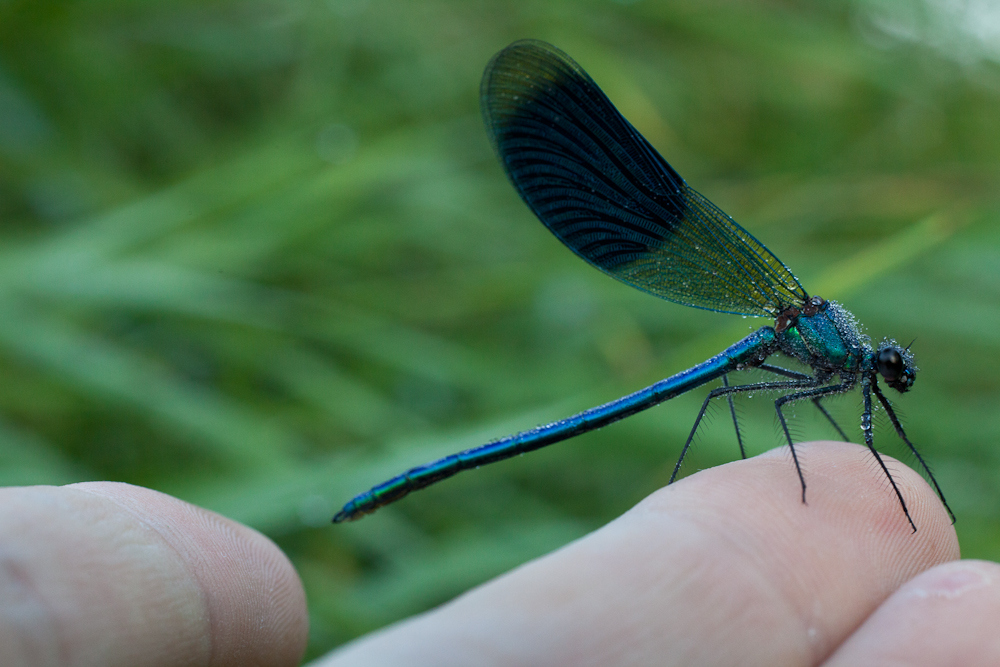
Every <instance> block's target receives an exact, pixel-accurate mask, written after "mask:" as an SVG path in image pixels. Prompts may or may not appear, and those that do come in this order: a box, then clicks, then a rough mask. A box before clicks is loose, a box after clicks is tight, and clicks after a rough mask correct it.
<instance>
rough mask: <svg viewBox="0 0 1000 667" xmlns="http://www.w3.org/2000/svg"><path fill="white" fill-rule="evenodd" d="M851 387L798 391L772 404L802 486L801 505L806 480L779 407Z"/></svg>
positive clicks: (845, 383)
mask: <svg viewBox="0 0 1000 667" xmlns="http://www.w3.org/2000/svg"><path fill="white" fill-rule="evenodd" d="M852 386H853V383H851V382H843V383H841V384H835V385H831V386H828V387H817V388H815V389H810V390H808V391H800V392H798V393H796V394H788V395H787V396H782V397H781V398H779V399H778V400H776V401H775V402H774V409H775V410H776V411H777V413H778V420H779V421H780V422H781V428H782V430H783V431H784V432H785V439H787V440H788V448H789V449H790V450H791V451H792V461H794V462H795V472H797V473H798V474H799V483H800V484H801V485H802V504H803V505H804V504H806V478H805V475H803V474H802V466H801V465H799V455H798V454H797V453H796V452H795V443H794V442H792V434H791V433H790V432H789V431H788V422H787V421H786V420H785V415H784V413H783V412H782V411H781V406H783V405H784V404H785V403H788V402H790V401H800V400H802V399H804V398H812V399H816V398H821V397H823V396H826V395H829V394H838V393H840V392H842V391H846V390H848V389H850V388H851V387H852Z"/></svg>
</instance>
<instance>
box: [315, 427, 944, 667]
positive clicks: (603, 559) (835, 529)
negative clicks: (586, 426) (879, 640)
mask: <svg viewBox="0 0 1000 667" xmlns="http://www.w3.org/2000/svg"><path fill="white" fill-rule="evenodd" d="M796 450H797V452H798V453H799V458H800V461H802V462H803V466H804V469H805V474H806V480H807V482H808V484H809V490H808V501H809V504H808V505H803V503H802V502H801V499H800V488H799V483H798V478H797V477H796V475H795V472H794V468H793V467H792V463H791V459H790V456H789V453H788V449H787V448H781V449H778V450H774V451H772V452H769V453H767V454H764V455H762V456H758V457H755V458H753V459H748V460H745V461H737V462H734V463H731V464H728V465H724V466H720V467H717V468H713V469H710V470H705V471H703V472H700V473H697V474H695V475H692V476H690V477H688V478H686V479H684V480H681V481H680V482H678V483H677V484H674V485H672V486H670V487H667V488H664V489H661V490H659V491H657V492H656V493H654V494H652V495H651V496H649V497H648V498H646V499H645V500H644V501H643V502H641V503H639V504H638V505H637V506H636V507H635V508H633V509H632V510H631V511H629V512H627V513H626V514H625V515H623V516H622V517H620V518H619V519H617V520H615V521H613V522H611V523H610V524H608V525H607V526H605V527H603V528H601V529H600V530H597V531H595V532H594V533H591V534H590V535H587V536H585V537H583V538H581V539H580V540H577V541H576V542H574V543H572V544H569V545H567V546H566V547H564V548H562V549H560V550H558V551H556V552H554V553H552V554H549V555H548V556H545V557H543V558H540V559H538V560H536V561H533V562H531V563H528V564H527V565H525V566H523V567H521V568H519V569H517V570H514V571H513V572H510V573H508V574H507V575H504V576H503V577H500V578H498V579H496V580H494V581H492V582H489V583H487V584H485V585H483V586H482V587H480V588H478V589H476V590H473V591H471V592H469V593H467V594H466V595H464V596H462V597H460V598H458V599H456V600H454V601H453V602H451V603H449V604H447V605H445V606H443V607H441V608H439V609H437V610H434V611H432V612H429V613H427V614H425V615H423V616H420V617H417V618H415V619H411V620H409V621H407V622H405V623H402V624H400V625H398V626H396V627H394V628H390V629H389V630H386V631H383V632H382V633H379V634H376V635H374V636H371V637H368V638H364V639H362V640H360V641H359V642H357V643H355V644H353V645H351V646H349V647H347V648H346V649H345V650H344V651H342V652H341V653H339V654H338V655H334V656H332V657H331V660H330V662H328V663H324V664H327V665H331V666H332V665H353V664H359V665H360V664H392V663H390V662H389V661H391V660H395V661H403V662H405V664H409V665H423V664H427V665H452V664H454V665H460V664H497V665H501V664H508V665H509V664H547V665H560V664H565V665H602V666H603V665H615V664H637V665H639V664H657V665H672V664H677V665H690V664H738V663H740V664H742V663H752V664H780V665H813V664H817V663H819V662H821V661H822V660H823V659H824V658H826V657H827V656H829V655H830V654H831V652H832V651H833V650H834V649H835V648H836V647H837V646H838V645H839V644H840V643H841V642H843V641H844V640H845V639H846V638H847V637H848V635H850V633H851V632H852V631H853V630H854V629H855V628H857V627H858V625H859V624H860V623H861V622H862V621H863V620H864V619H865V618H866V617H867V616H868V615H869V614H870V613H871V612H872V611H873V610H874V609H875V608H876V607H877V606H878V605H879V604H880V603H881V602H882V601H883V600H884V599H885V598H886V597H887V596H888V595H889V594H891V593H892V591H894V590H895V589H896V588H898V587H899V586H900V585H901V584H902V583H903V582H905V581H907V580H908V579H910V578H911V577H913V576H914V575H916V574H917V573H919V572H921V571H923V570H925V569H927V568H929V567H932V566H933V565H936V564H938V563H942V562H945V561H948V560H952V559H955V558H957V557H958V555H959V552H958V541H957V538H956V536H955V532H954V529H953V528H952V527H951V524H950V521H949V519H948V516H947V514H946V513H945V511H944V508H943V507H942V506H941V503H940V502H939V501H938V499H937V498H936V496H935V495H934V493H933V491H932V490H931V489H930V487H929V486H928V485H927V484H926V483H925V482H924V480H923V479H922V478H921V477H920V476H919V475H918V474H917V473H915V472H914V471H912V470H910V469H909V468H907V467H905V466H903V465H902V464H900V463H898V462H896V461H893V460H892V459H889V458H888V457H885V460H886V462H887V464H888V465H889V466H890V469H891V470H892V471H893V473H894V478H895V480H896V482H897V484H898V485H899V488H900V490H901V492H902V493H903V496H904V498H906V500H907V504H908V506H909V509H910V513H911V515H912V516H913V519H914V521H915V522H916V524H917V526H918V527H919V530H918V532H917V533H915V534H914V533H912V532H911V529H910V526H909V524H908V522H907V521H906V519H905V517H904V516H903V513H902V510H901V509H900V506H899V504H898V501H897V499H896V497H895V495H894V494H893V492H892V490H891V488H889V485H888V482H887V481H886V480H885V478H884V476H882V473H881V470H880V469H879V468H877V466H875V465H874V463H873V459H872V457H871V454H870V453H869V452H868V451H867V450H865V449H864V448H861V447H858V446H857V445H849V444H846V443H833V442H823V443H806V444H802V445H797V446H796Z"/></svg>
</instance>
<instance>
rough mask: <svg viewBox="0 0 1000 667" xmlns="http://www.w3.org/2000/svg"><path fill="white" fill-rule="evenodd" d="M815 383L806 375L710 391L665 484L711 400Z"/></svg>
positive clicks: (681, 457)
mask: <svg viewBox="0 0 1000 667" xmlns="http://www.w3.org/2000/svg"><path fill="white" fill-rule="evenodd" d="M807 382H808V383H807ZM815 382H816V381H815V380H814V379H813V378H812V377H809V376H808V375H807V376H806V377H805V379H802V380H790V381H788V382H757V383H755V384H742V385H736V386H733V387H730V386H724V387H716V388H715V389H713V390H712V391H710V392H708V396H706V397H705V402H704V403H702V404H701V410H699V411H698V416H697V417H696V418H695V420H694V426H692V427H691V433H690V434H688V437H687V440H686V441H685V442H684V447H683V448H682V449H681V455H680V456H679V457H678V458H677V464H676V465H675V466H674V472H673V473H672V474H671V475H670V481H668V482H667V484H673V483H674V480H675V479H677V473H678V472H680V469H681V464H682V463H684V457H685V456H687V453H688V449H690V448H691V441H692V440H694V434H695V433H697V432H698V426H699V425H700V424H701V420H702V418H703V417H704V416H705V410H707V409H708V404H709V403H710V402H711V400H712V399H713V398H718V397H719V396H727V395H731V394H739V393H744V392H750V391H768V390H771V389H801V388H803V387H811V386H813V385H814V384H815Z"/></svg>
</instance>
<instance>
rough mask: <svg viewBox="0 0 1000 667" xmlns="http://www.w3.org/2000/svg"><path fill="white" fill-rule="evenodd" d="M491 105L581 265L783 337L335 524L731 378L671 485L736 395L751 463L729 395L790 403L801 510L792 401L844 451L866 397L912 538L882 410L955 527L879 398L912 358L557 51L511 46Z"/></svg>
mask: <svg viewBox="0 0 1000 667" xmlns="http://www.w3.org/2000/svg"><path fill="white" fill-rule="evenodd" d="M480 101H481V106H482V114H483V119H484V121H485V124H486V129H487V132H488V134H489V138H490V140H491V142H492V145H493V149H494V152H495V153H496V155H497V157H498V159H499V160H500V162H501V164H502V165H503V168H504V171H505V172H506V174H507V177H508V178H509V180H510V182H511V183H512V184H513V186H514V188H515V189H516V190H517V192H518V194H519V195H520V196H521V198H522V199H523V200H524V202H525V203H526V204H527V205H528V207H529V208H530V209H531V210H532V211H533V212H534V214H535V215H536V216H537V217H538V219H539V220H541V222H542V224H544V225H545V226H546V227H547V228H548V229H549V231H551V232H552V233H553V234H554V235H555V236H556V238H558V239H559V240H560V241H562V242H563V243H564V244H565V245H566V246H567V247H568V248H569V249H570V250H572V251H573V252H574V253H576V254H577V255H578V256H579V257H581V258H582V259H583V260H584V261H586V262H587V263H589V264H591V265H592V266H594V267H596V268H598V269H600V270H601V271H603V272H604V273H606V274H608V275H610V276H611V277H613V278H616V279H618V280H620V281H622V282H624V283H626V284H628V285H631V286H633V287H636V288H638V289H640V290H643V291H645V292H648V293H649V294H652V295H655V296H658V297H661V298H663V299H666V300H668V301H673V302H676V303H680V304H684V305H686V306H693V307H696V308H703V309H707V310H713V311H718V312H722V313H733V314H738V315H743V316H753V317H766V318H769V319H773V320H774V324H773V325H769V326H763V327H761V328H759V329H757V330H756V331H754V332H753V333H751V334H750V335H748V336H747V337H746V338H743V339H742V340H740V341H739V342H737V343H734V344H733V345H731V346H729V347H728V348H726V349H725V350H723V351H722V352H720V353H719V354H717V355H715V356H714V357H712V358H710V359H708V360H706V361H704V362H702V363H700V364H697V365H696V366H693V367H691V368H688V369H687V370H684V371H681V372H680V373H677V374H676V375H673V376H671V377H668V378H666V379H665V380H661V381H659V382H657V383H655V384H653V385H651V386H649V387H646V388H645V389H640V390H639V391H636V392H635V393H632V394H629V395H627V396H624V397H622V398H619V399H617V400H614V401H611V402H610V403H606V404H604V405H600V406H598V407H595V408H591V409H589V410H585V411H583V412H581V413H579V414H576V415H573V416H572V417H568V418H566V419H562V420H559V421H556V422H553V423H551V424H548V425H545V426H540V427H537V428H533V429H530V430H526V431H522V432H520V433H515V434H513V435H510V436H507V437H505V438H500V439H498V440H495V441H493V442H490V443H487V444H485V445H482V446H480V447H475V448H473V449H468V450H465V451H461V452H458V453H456V454H452V455H450V456H445V457H444V458H441V459H439V460H437V461H433V462H431V463H428V464H426V465H422V466H418V467H416V468H412V469H410V470H407V471H406V472H404V473H402V474H400V475H398V476H396V477H393V478H392V479H390V480H388V481H385V482H383V483H381V484H378V485H377V486H375V487H373V488H371V489H370V490H369V491H366V492H364V493H362V494H360V495H358V496H356V497H355V498H354V499H353V500H351V501H350V502H348V503H347V504H346V505H345V506H344V508H343V509H342V510H341V511H340V512H338V513H337V515H336V516H335V517H334V518H333V521H334V523H341V522H345V521H353V520H355V519H358V518H360V517H362V516H364V515H366V514H370V513H372V512H374V511H375V510H377V509H378V508H380V507H383V506H385V505H388V504H389V503H392V502H395V501H397V500H399V499H400V498H402V497H404V496H406V495H407V494H409V493H411V492H413V491H416V490H418V489H422V488H425V487H427V486H429V485H431V484H435V483H437V482H440V481H441V480H444V479H446V478H448V477H451V476H452V475H455V474H457V473H459V472H461V471H463V470H468V469H470V468H476V467H479V466H482V465H486V464H489V463H494V462H497V461H502V460H504V459H508V458H511V457H513V456H517V455H520V454H523V453H525V452H530V451H534V450H537V449H540V448H542V447H546V446H548V445H551V444H553V443H556V442H560V441H562V440H566V439H568V438H572V437H574V436H577V435H580V434H582V433H586V432H588V431H592V430H594V429H598V428H601V427H603V426H606V425H608V424H611V423H613V422H616V421H618V420H620V419H624V418H625V417H629V416H631V415H634V414H636V413H637V412H640V411H642V410H646V409H648V408H651V407H653V406H655V405H658V404H660V403H662V402H664V401H667V400H670V399H671V398H674V397H676V396H679V395H680V394H683V393H685V392H687V391H690V390H692V389H695V388H696V387H700V386H702V385H705V384H706V383H709V382H712V381H714V380H718V379H720V378H721V385H722V386H719V387H716V388H714V389H712V390H711V391H709V392H708V395H707V397H706V398H705V401H704V403H702V406H701V410H700V411H699V413H698V415H697V417H696V419H695V423H694V426H693V427H692V429H691V432H690V435H689V436H688V438H687V441H686V442H685V443H684V447H683V448H682V449H681V453H680V456H679V458H678V460H677V464H676V465H675V466H674V470H673V474H672V475H671V477H670V482H668V484H669V483H672V482H673V481H674V480H675V479H676V478H677V474H678V472H679V471H680V469H681V464H682V463H683V461H684V457H685V455H686V454H687V452H688V449H689V448H690V446H691V442H692V441H693V439H694V437H695V433H696V432H697V430H698V426H699V425H700V424H701V422H702V419H703V418H704V416H705V412H706V409H707V408H708V406H709V404H710V403H711V402H712V401H713V400H715V399H719V398H723V397H724V398H726V400H727V401H728V402H729V407H730V411H731V412H732V416H733V422H734V425H735V428H736V437H737V441H738V444H739V447H740V453H741V454H742V456H743V458H746V451H745V449H744V447H743V441H742V438H741V436H740V429H739V423H738V421H737V420H736V412H735V409H734V407H733V397H734V396H736V395H740V394H751V393H754V392H761V391H774V392H779V393H780V394H781V395H780V397H779V398H777V399H776V400H775V401H774V408H775V411H776V412H777V416H778V420H779V422H780V424H781V428H782V430H783V431H784V436H785V439H786V440H787V442H788V447H789V449H790V451H791V454H792V460H793V462H794V464H795V471H796V473H797V474H798V479H799V484H800V486H801V489H802V502H803V503H805V501H806V479H805V476H804V475H803V473H802V466H801V462H800V461H799V455H798V452H797V451H796V449H795V443H794V442H793V441H792V436H791V434H790V433H789V429H788V421H787V417H786V414H785V409H786V407H787V406H788V405H789V404H791V403H795V402H798V401H806V400H808V401H811V402H812V403H813V404H814V405H815V406H816V407H817V408H818V409H819V411H820V413H821V414H822V415H823V417H825V418H826V419H827V420H828V421H829V422H830V423H831V424H832V425H833V428H834V429H836V431H837V433H838V434H839V435H840V437H841V438H842V439H844V440H848V437H847V435H846V434H845V433H844V431H843V430H841V428H840V427H839V426H838V425H837V422H836V421H834V419H833V417H832V416H831V415H830V413H829V412H828V411H827V410H826V408H825V407H824V406H823V403H822V400H823V399H824V398H826V397H829V396H833V395H835V394H842V393H844V392H847V391H850V390H853V389H855V388H857V387H858V386H859V385H860V389H861V395H862V398H863V412H862V416H861V431H862V433H863V435H864V440H865V445H867V447H868V449H869V451H870V452H871V453H872V455H873V456H874V457H875V460H876V461H877V462H878V465H879V467H880V468H881V469H882V472H883V473H884V474H885V476H886V478H887V479H888V480H889V484H890V486H891V488H892V491H893V492H894V493H895V495H896V498H897V499H898V501H899V505H900V507H901V508H902V511H903V514H904V515H905V517H906V520H907V521H908V522H909V525H910V527H911V528H912V529H913V532H916V530H917V526H916V524H915V523H914V522H913V518H912V517H911V516H910V511H909V509H908V508H907V505H906V500H905V499H904V498H903V494H902V493H901V492H900V489H899V487H898V486H897V484H896V480H895V479H894V478H893V476H892V474H891V473H890V472H889V468H888V467H886V464H885V462H884V460H883V459H882V456H881V455H880V454H879V452H878V451H877V450H876V449H875V446H874V431H873V425H872V413H873V402H874V401H878V404H880V405H881V406H882V409H883V410H884V411H885V413H886V414H887V415H888V417H889V420H890V421H891V422H892V426H893V427H894V428H895V431H896V434H897V435H898V436H899V438H900V439H901V440H902V441H903V442H904V443H906V445H907V447H908V448H909V451H910V452H912V454H913V456H914V457H915V458H916V460H917V461H918V462H919V464H920V466H921V468H922V469H923V471H924V472H925V473H926V475H927V478H928V479H929V480H930V481H931V483H932V484H933V486H934V489H935V491H936V492H937V495H938V497H939V498H940V499H941V502H942V503H943V504H944V506H945V508H946V509H947V511H948V513H949V515H950V516H951V519H952V521H953V522H954V520H955V515H954V513H953V512H952V511H951V508H950V507H948V503H947V501H946V500H945V498H944V494H943V493H942V491H941V487H940V486H939V485H938V483H937V480H936V479H935V478H934V475H933V473H931V470H930V468H929V467H928V465H927V463H926V462H925V461H924V459H923V457H922V456H921V455H920V453H919V452H918V451H917V449H916V447H915V446H914V445H913V443H912V442H910V439H909V438H908V437H907V435H906V433H905V432H904V431H903V427H902V425H901V423H900V420H899V418H898V417H897V416H896V413H895V411H894V410H893V408H892V405H891V404H890V402H889V400H888V398H887V397H886V395H885V393H884V392H883V390H882V388H881V387H880V386H879V381H880V380H881V381H883V382H884V383H885V385H886V386H888V387H890V388H892V389H894V390H896V391H897V392H899V393H905V392H907V391H909V390H910V388H911V387H912V386H913V383H914V381H915V379H916V372H917V370H918V369H917V367H916V365H915V363H914V358H913V354H912V352H911V351H910V349H909V348H910V346H906V347H903V346H901V345H899V344H898V343H896V341H894V340H891V339H885V340H883V341H882V342H880V343H879V344H878V345H877V346H874V345H872V342H871V339H870V338H869V337H868V336H867V335H866V334H865V333H864V332H863V330H862V328H861V326H860V324H859V323H858V321H857V319H856V318H855V317H854V316H853V315H852V314H851V313H850V312H849V311H847V309H845V308H844V307H843V306H842V305H840V304H839V303H837V302H836V301H828V300H826V299H824V298H822V297H820V296H815V295H810V294H809V293H807V292H806V291H805V289H804V288H803V287H802V286H801V285H800V284H799V281H798V280H797V279H796V278H795V276H794V275H793V274H792V272H791V271H789V269H788V268H787V267H786V266H785V265H784V264H783V263H782V262H781V261H780V260H779V259H778V258H777V257H775V255H774V254H773V253H771V251H770V250H768V249H767V248H766V247H764V245H763V244H762V243H761V242H760V241H758V240H757V239H756V238H754V237H753V236H752V235H751V234H750V233H749V232H748V231H746V230H745V229H744V228H743V227H741V226H740V225H738V224H737V223H736V222H735V221H734V220H733V219H732V218H731V217H729V216H728V215H726V214H725V213H724V212H723V211H722V210H720V209H719V208H718V207H717V206H715V205H714V204H713V203H712V202H710V201H709V200H708V199H706V198H705V197H703V196H702V195H700V194H699V193H698V192H696V191H695V190H694V189H692V188H691V187H690V186H689V185H688V184H687V182H685V180H684V179H683V178H681V176H680V175H679V174H678V173H677V172H676V171H674V169H673V167H671V166H670V165H669V164H668V163H667V161H666V160H665V159H664V158H663V157H662V156H661V155H660V154H659V153H658V152H657V150H656V149H655V148H653V146H652V145H651V144H650V143H649V142H648V141H647V140H646V139H645V138H644V137H643V136H642V135H641V134H640V133H639V132H638V131H637V130H636V129H635V128H634V127H633V126H632V124H631V123H629V122H628V120H626V119H625V118H624V116H622V115H621V113H619V111H618V110H617V109H616V108H615V106H614V105H613V104H612V103H611V101H610V100H609V99H608V97H607V96H606V95H605V94H604V92H603V91H602V90H601V89H600V88H599V87H598V86H597V84H596V83H595V82H594V81H593V79H591V78H590V76H589V75H588V74H587V73H586V72H585V71H584V70H583V68H581V67H580V66H579V65H578V64H577V63H576V62H575V61H574V60H573V59H572V58H570V57H569V56H568V55H566V54H565V53H564V52H563V51H561V50H560V49H558V48H556V47H554V46H552V45H551V44H547V43H545V42H541V41H537V40H522V41H518V42H514V43H513V44H511V45H510V46H508V47H506V48H505V49H503V50H502V51H500V52H499V53H497V54H496V55H495V56H494V57H493V59H492V60H491V61H490V62H489V64H488V65H487V67H486V71H485V73H484V74H483V80H482V84H481V89H480ZM911 345H912V343H911ZM775 355H780V356H782V357H786V358H789V359H792V360H797V361H798V362H801V363H802V364H804V365H805V366H807V367H808V368H809V370H810V372H808V373H803V372H799V371H795V370H791V369H788V368H784V367H783V366H778V365H773V364H771V363H768V360H769V359H771V358H772V357H773V356H775ZM746 369H757V370H758V371H763V372H765V373H768V374H770V376H771V377H772V378H773V379H769V380H766V381H762V382H754V383H750V384H735V385H731V384H730V383H729V380H728V375H729V374H730V373H732V372H735V371H742V370H746ZM873 397H874V399H873Z"/></svg>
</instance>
